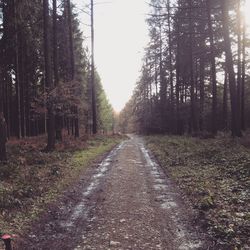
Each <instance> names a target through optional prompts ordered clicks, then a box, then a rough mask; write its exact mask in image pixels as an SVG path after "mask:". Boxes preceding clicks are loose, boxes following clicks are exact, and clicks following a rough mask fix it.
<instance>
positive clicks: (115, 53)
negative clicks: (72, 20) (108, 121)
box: [74, 0, 148, 111]
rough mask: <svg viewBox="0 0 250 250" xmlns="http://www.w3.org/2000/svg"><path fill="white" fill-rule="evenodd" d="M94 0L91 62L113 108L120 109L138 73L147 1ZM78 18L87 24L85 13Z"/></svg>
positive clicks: (145, 38) (145, 35)
mask: <svg viewBox="0 0 250 250" xmlns="http://www.w3.org/2000/svg"><path fill="white" fill-rule="evenodd" d="M74 1H75V2H76V3H77V4H78V6H79V7H80V8H83V6H84V4H85V5H86V0H74ZM88 1H89V2H90V0H88ZM81 3H82V4H81ZM94 3H95V64H96V66H97V70H98V73H99V75H100V77H101V79H102V84H103V87H104V89H105V92H106V94H107V96H108V99H109V100H110V103H111V104H112V106H113V108H114V109H115V111H120V110H121V109H122V108H123V107H124V105H125V103H126V102H127V101H128V100H129V98H130V96H131V94H132V92H133V89H134V86H135V83H136V81H137V80H138V78H139V75H140V73H139V71H140V69H141V65H142V57H143V54H144V47H145V46H146V44H147V42H148V30H147V24H146V22H145V18H146V13H148V5H147V3H146V1H145V0H94ZM80 18H81V22H84V23H85V24H89V19H88V18H89V17H88V16H87V15H86V14H83V15H81V16H80ZM83 28H84V29H85V31H84V35H86V36H90V35H89V30H90V27H88V26H83ZM89 39H90V38H89ZM89 39H88V40H89Z"/></svg>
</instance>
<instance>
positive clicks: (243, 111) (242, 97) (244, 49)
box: [241, 17, 246, 130]
mask: <svg viewBox="0 0 250 250" xmlns="http://www.w3.org/2000/svg"><path fill="white" fill-rule="evenodd" d="M242 36H243V37H242V82H241V128H242V130H245V129H246V124H245V81H246V20H245V17H243V34H242Z"/></svg>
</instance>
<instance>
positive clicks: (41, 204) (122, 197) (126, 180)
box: [0, 136, 250, 250]
mask: <svg viewBox="0 0 250 250" xmlns="http://www.w3.org/2000/svg"><path fill="white" fill-rule="evenodd" d="M44 139H45V138H44ZM44 139H42V138H41V140H40V142H39V143H38V142H37V141H38V140H37V139H36V142H35V141H33V140H34V139H30V140H31V141H30V142H28V141H27V140H25V141H23V142H22V143H21V146H19V145H20V144H19V142H12V143H11V144H9V145H8V150H9V152H11V153H12V154H11V155H12V156H11V159H10V161H9V163H8V167H7V166H6V169H4V167H2V166H1V168H2V171H1V189H0V190H4V191H1V193H0V195H1V215H0V216H1V218H0V228H1V229H2V230H3V229H4V230H5V232H10V233H17V234H18V235H19V236H17V240H16V241H15V242H14V246H15V249H18V250H22V249H23V250H27V249H29V250H32V249H34V250H39V249H41V250H46V249H48V250H51V249H53V250H57V249H58V250H59V249H60V250H73V249H74V250H77V249H78V250H81V249H88V250H94V249H96V250H101V249H105V250H108V249H109V250H113V249H114V250H115V249H116V250H118V249H119V250H123V249H124V250H127V249H133V250H137V249H138V250H139V249H143V250H150V249H152V250H157V249H162V250H177V249H180V250H183V249H184V250H196V249H199V250H203V249H204V250H205V249H210V250H222V249H223V250H239V249H240V250H243V249H244V250H248V249H249V239H250V237H249V218H250V216H249V205H250V203H249V184H250V183H249V171H250V166H249V165H250V149H249V144H248V142H247V140H244V141H243V140H233V139H228V137H227V138H222V137H218V138H216V139H206V140H205V139H203V140H201V139H198V138H190V137H175V136H171V137H170V136H147V137H145V138H144V139H142V138H140V137H136V136H132V137H131V138H130V139H124V138H123V139H122V138H121V137H120V136H116V137H96V138H92V139H90V140H87V141H86V140H85V141H82V143H80V141H78V143H73V145H65V146H63V145H60V146H59V147H58V148H57V150H56V151H55V152H54V153H51V154H46V153H43V152H41V150H38V148H40V149H41V148H42V145H44V142H43V141H42V140H44ZM122 140H123V142H121V141H122ZM118 142H121V143H120V144H119V145H118V146H116V147H114V145H117V143H118ZM68 143H70V141H69V142H68ZM37 144H39V145H40V146H38V145H37ZM144 144H145V146H144ZM69 148H71V152H69V151H68V150H69ZM79 148H81V149H79ZM112 148H113V149H112ZM146 148H148V149H149V151H148V150H147V149H146ZM111 149H112V150H111ZM15 150H16V151H15ZM110 150H111V151H110ZM107 151H110V152H109V153H106V154H105V155H104V154H103V153H104V152H107ZM155 159H156V160H155ZM157 162H158V163H159V164H158V163H157ZM15 166H16V168H17V169H16V170H15ZM38 215H39V216H38ZM31 222H32V223H31ZM28 225H29V226H31V227H28ZM0 249H1V247H0Z"/></svg>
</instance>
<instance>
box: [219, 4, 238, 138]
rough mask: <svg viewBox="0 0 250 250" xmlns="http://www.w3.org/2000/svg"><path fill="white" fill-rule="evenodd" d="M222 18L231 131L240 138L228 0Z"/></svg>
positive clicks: (223, 6) (223, 8) (224, 5)
mask: <svg viewBox="0 0 250 250" xmlns="http://www.w3.org/2000/svg"><path fill="white" fill-rule="evenodd" d="M222 18H223V36H224V46H225V54H226V67H227V72H228V76H229V89H230V97H231V113H232V120H231V130H232V136H238V137H240V136H242V133H241V128H240V120H239V114H238V106H237V88H236V80H235V72H234V64H233V55H232V49H231V41H230V34H229V16H228V3H227V0H222Z"/></svg>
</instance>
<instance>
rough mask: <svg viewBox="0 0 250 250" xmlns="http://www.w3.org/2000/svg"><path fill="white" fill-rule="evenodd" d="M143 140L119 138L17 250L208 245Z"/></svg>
mask: <svg viewBox="0 0 250 250" xmlns="http://www.w3.org/2000/svg"><path fill="white" fill-rule="evenodd" d="M195 218H196V215H195V213H194V211H193V210H192V209H191V207H190V206H189V205H188V204H186V203H185V202H184V199H183V197H182V196H181V195H180V192H179V190H178V188H177V186H176V185H175V184H174V183H173V182H172V181H171V180H170V179H169V178H168V176H167V175H166V174H165V172H164V171H163V170H162V168H161V167H160V166H159V165H158V164H157V163H156V162H155V161H154V160H153V159H152V157H151V156H150V154H149V152H148V151H147V149H146V148H145V146H144V144H143V141H142V140H141V139H140V138H138V137H132V138H131V139H128V140H126V141H124V142H123V143H121V144H120V145H119V146H117V147H116V148H115V149H113V150H112V151H111V152H110V154H109V155H107V156H106V157H105V158H104V159H103V161H102V162H101V163H100V164H94V165H93V166H92V167H89V168H88V170H87V171H85V172H84V174H83V175H82V176H81V181H80V182H79V183H78V184H77V185H75V186H74V187H73V188H72V189H70V190H68V191H67V192H65V194H64V196H63V197H62V198H61V199H60V201H58V202H56V203H55V204H51V206H50V207H48V209H47V211H46V212H45V213H44V214H43V216H41V218H40V219H39V220H37V221H36V222H35V223H34V225H33V228H32V230H30V231H29V232H26V233H25V234H24V235H22V237H21V238H22V241H21V240H19V246H18V249H36V250H37V249H54V250H56V249H65V250H66V249H76V250H77V249H79V250H80V249H89V250H90V249H98V250H99V249H120V250H122V249H144V250H147V249H154V250H155V249H163V250H166V249H169V250H172V249H173V250H174V249H194V250H195V249H212V247H211V248H209V242H210V241H209V240H208V239H207V238H206V237H205V235H204V234H203V233H202V231H201V230H200V228H199V226H198V225H197V222H196V221H195Z"/></svg>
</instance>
